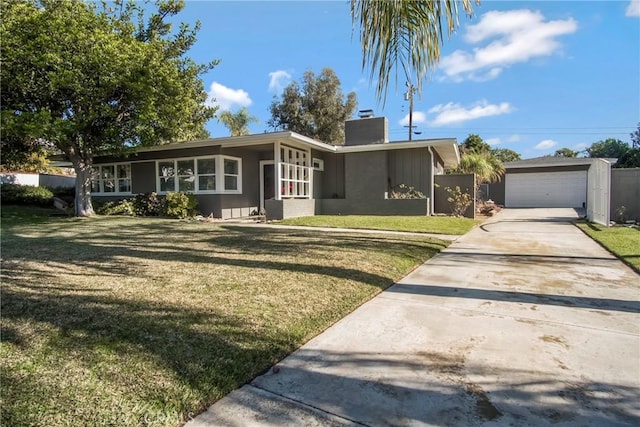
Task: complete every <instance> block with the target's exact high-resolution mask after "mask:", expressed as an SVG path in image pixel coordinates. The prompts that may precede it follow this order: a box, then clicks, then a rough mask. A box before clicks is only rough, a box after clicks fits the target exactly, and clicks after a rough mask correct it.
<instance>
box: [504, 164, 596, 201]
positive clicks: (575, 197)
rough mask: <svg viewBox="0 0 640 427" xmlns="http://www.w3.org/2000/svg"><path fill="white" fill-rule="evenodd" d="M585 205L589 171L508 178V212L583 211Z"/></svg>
mask: <svg viewBox="0 0 640 427" xmlns="http://www.w3.org/2000/svg"><path fill="white" fill-rule="evenodd" d="M586 201H587V171H586V170H584V171H571V172H545V173H537V172H536V173H510V174H507V175H506V176H505V205H506V207H508V208H581V207H583V203H586Z"/></svg>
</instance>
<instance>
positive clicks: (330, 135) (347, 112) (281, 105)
mask: <svg viewBox="0 0 640 427" xmlns="http://www.w3.org/2000/svg"><path fill="white" fill-rule="evenodd" d="M356 105H357V99H356V94H355V92H350V93H349V94H348V95H347V99H346V100H345V99H344V96H343V94H342V89H341V88H340V80H339V79H338V76H336V73H335V72H334V71H333V70H332V69H331V68H324V69H323V70H322V72H321V73H320V75H319V76H318V77H316V76H315V75H314V74H313V72H312V71H306V72H305V73H304V75H303V76H302V82H301V83H298V82H295V81H294V82H291V83H290V84H289V85H288V86H287V87H286V88H285V89H284V91H283V92H282V95H281V98H279V99H278V98H277V97H276V98H274V101H273V102H272V103H271V107H270V109H269V110H270V111H271V118H270V119H269V122H268V124H269V126H270V127H272V128H273V129H276V130H285V129H286V130H290V131H293V132H298V133H300V134H302V135H305V136H308V137H310V138H314V139H317V140H320V141H323V142H326V143H330V144H343V143H344V122H345V121H346V120H347V119H348V118H349V117H351V115H352V114H353V113H354V111H355V109H356Z"/></svg>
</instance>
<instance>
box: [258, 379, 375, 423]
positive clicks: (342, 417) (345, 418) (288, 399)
mask: <svg viewBox="0 0 640 427" xmlns="http://www.w3.org/2000/svg"><path fill="white" fill-rule="evenodd" d="M248 385H249V386H250V387H253V388H255V389H256V390H259V391H261V392H263V393H265V394H267V395H271V396H275V397H278V398H280V399H284V400H287V401H289V402H292V403H295V404H297V405H301V406H303V407H306V408H311V409H312V410H314V411H317V412H320V413H323V414H327V415H330V416H331V417H335V418H338V419H341V420H345V421H348V422H350V423H354V424H356V425H359V426H363V427H371V426H370V425H369V424H364V423H362V422H360V421H356V420H352V419H351V418H347V417H344V416H342V415H338V414H334V413H333V412H329V411H327V410H325V409H322V408H318V407H317V406H313V405H309V404H308V403H305V402H303V401H301V400H298V399H294V398H291V397H289V396H285V395H283V394H280V393H276V392H274V391H271V390H267V389H266V388H263V387H260V386H258V385H257V384H253V383H249V384H248Z"/></svg>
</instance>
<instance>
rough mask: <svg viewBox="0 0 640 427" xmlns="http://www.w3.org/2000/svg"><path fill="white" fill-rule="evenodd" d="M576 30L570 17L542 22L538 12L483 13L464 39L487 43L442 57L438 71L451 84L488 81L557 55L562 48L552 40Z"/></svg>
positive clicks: (469, 28) (474, 42)
mask: <svg viewBox="0 0 640 427" xmlns="http://www.w3.org/2000/svg"><path fill="white" fill-rule="evenodd" d="M577 29H578V24H577V22H576V21H575V20H574V19H573V18H569V19H566V20H557V21H545V17H544V16H543V15H542V14H541V13H540V12H534V11H531V10H528V9H521V10H511V11H505V12H500V11H491V12H487V13H485V14H484V15H482V17H481V18H480V22H478V23H477V24H475V25H470V26H468V27H467V30H466V33H465V35H464V38H465V40H466V41H467V42H469V43H471V44H474V45H477V44H480V43H482V42H485V43H488V44H486V45H484V46H479V47H474V48H473V50H472V51H464V50H456V51H455V52H453V53H452V54H451V55H448V56H445V57H444V58H442V60H441V61H440V69H441V70H442V71H443V72H444V73H445V75H446V78H449V79H451V80H453V81H462V80H475V81H486V80H491V79H494V78H496V77H498V76H499V75H500V73H502V71H503V70H504V69H505V68H507V67H509V66H511V65H512V64H516V63H521V62H527V61H529V60H531V59H533V58H537V57H543V56H549V55H552V54H554V53H556V52H558V51H559V50H560V49H561V48H562V45H561V44H560V42H558V41H557V40H556V38H557V37H559V36H561V35H564V34H571V33H574V32H576V30H577Z"/></svg>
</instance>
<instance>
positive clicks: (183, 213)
mask: <svg viewBox="0 0 640 427" xmlns="http://www.w3.org/2000/svg"><path fill="white" fill-rule="evenodd" d="M196 206H198V201H197V200H196V198H195V196H193V195H192V194H186V193H167V197H166V199H165V206H164V212H163V213H164V214H165V215H166V216H168V217H171V218H188V217H192V216H195V215H196V214H197V213H198V211H197V209H196Z"/></svg>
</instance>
